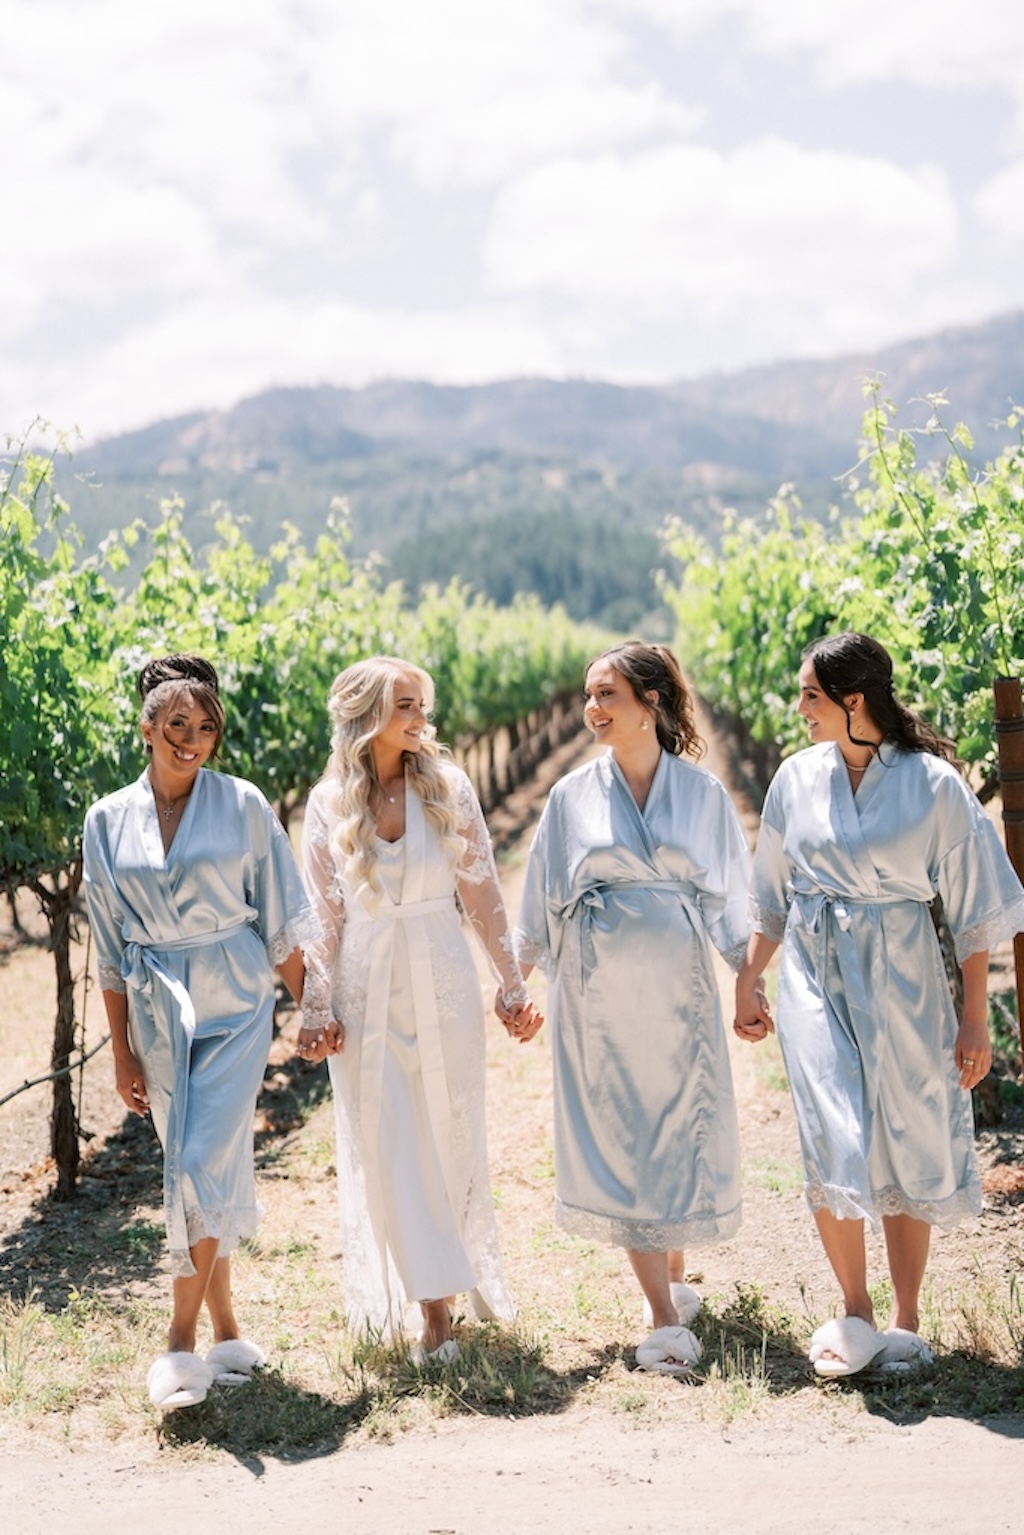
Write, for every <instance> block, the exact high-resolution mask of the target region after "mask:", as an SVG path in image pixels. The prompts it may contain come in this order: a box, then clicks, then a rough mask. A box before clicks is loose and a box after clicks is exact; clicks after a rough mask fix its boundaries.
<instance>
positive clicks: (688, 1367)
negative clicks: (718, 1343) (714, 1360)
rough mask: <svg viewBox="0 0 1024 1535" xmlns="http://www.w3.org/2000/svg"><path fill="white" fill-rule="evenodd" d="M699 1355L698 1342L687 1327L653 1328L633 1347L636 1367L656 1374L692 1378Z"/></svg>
mask: <svg viewBox="0 0 1024 1535" xmlns="http://www.w3.org/2000/svg"><path fill="white" fill-rule="evenodd" d="M701 1352H702V1350H701V1346H700V1339H699V1338H695V1337H694V1335H693V1333H692V1332H691V1331H690V1329H689V1328H688V1327H656V1328H655V1329H654V1331H653V1332H652V1333H651V1335H650V1337H648V1338H645V1339H644V1341H643V1342H642V1343H641V1344H640V1346H639V1347H638V1348H637V1351H636V1367H637V1369H638V1370H652V1371H656V1372H657V1373H658V1374H660V1375H692V1374H693V1366H694V1365H695V1364H696V1363H697V1361H698V1359H699V1358H700V1356H701Z"/></svg>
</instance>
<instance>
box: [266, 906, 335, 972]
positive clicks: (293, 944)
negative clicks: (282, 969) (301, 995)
mask: <svg viewBox="0 0 1024 1535" xmlns="http://www.w3.org/2000/svg"><path fill="white" fill-rule="evenodd" d="M322 937H323V928H322V927H321V925H320V918H319V917H318V916H317V914H316V912H315V911H314V910H313V908H312V907H307V908H306V910H305V911H301V912H300V913H299V915H298V916H297V917H289V919H288V921H287V922H286V923H285V925H284V927H282V928H280V929H279V930H278V931H277V932H276V933H275V934H274V936H273V938H271V940H270V942H269V943H268V944H267V954H268V956H269V958H270V963H271V964H272V965H279V964H280V963H281V961H282V960H285V959H287V958H288V956H289V954H290V953H291V952H292V950H293V949H303V948H306V947H307V946H308V945H309V944H311V943H316V941H317V939H318V938H322Z"/></svg>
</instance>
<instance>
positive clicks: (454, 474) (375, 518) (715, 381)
mask: <svg viewBox="0 0 1024 1535" xmlns="http://www.w3.org/2000/svg"><path fill="white" fill-rule="evenodd" d="M875 372H881V373H883V374H884V375H885V384H884V388H885V391H886V393H887V394H889V395H891V396H892V397H893V398H894V400H895V401H896V403H897V405H898V406H899V407H900V409H901V415H902V418H903V419H904V420H905V421H906V422H907V424H912V423H913V421H914V419H915V407H913V406H910V405H909V402H910V401H912V400H913V399H914V398H915V397H916V396H919V395H923V394H926V393H931V392H935V391H938V390H945V391H946V392H947V394H948V396H949V399H950V401H951V406H950V409H951V412H952V413H953V415H954V416H958V417H963V418H964V419H968V420H970V421H971V422H972V423H973V424H974V427H975V433H976V436H977V439H978V452H979V455H980V456H984V454H985V453H986V452H987V451H990V450H991V448H992V445H993V444H994V443H995V441H996V440H997V437H998V434H990V433H989V430H988V428H989V423H992V422H994V421H996V420H998V419H1000V418H1005V416H1006V414H1007V412H1008V410H1009V407H1010V402H1011V401H1012V400H1020V399H1021V398H1022V397H1024V314H1016V315H1011V316H1007V317H1005V318H1004V319H1001V320H999V321H992V322H989V323H987V324H986V325H983V326H976V327H963V328H961V329H958V330H955V331H946V332H942V333H941V334H938V335H936V336H932V337H928V338H925V339H923V340H921V341H918V342H908V343H905V344H903V345H902V346H899V347H893V348H890V349H888V350H887V351H885V352H880V353H878V354H877V355H871V354H864V355H862V356H857V357H847V358H839V359H833V360H831V361H823V362H790V363H785V362H783V363H779V364H778V365H776V366H773V367H764V368H758V369H752V370H747V371H745V372H743V373H737V374H734V375H731V376H729V375H715V376H712V377H709V378H705V379H700V380H696V381H692V382H687V383H679V384H676V385H672V386H666V387H648V388H643V387H620V386H616V385H611V384H605V383H593V382H586V381H580V380H575V381H572V380H570V381H564V382H556V381H552V380H543V379H520V380H513V381H508V382H504V383H496V384H488V385H482V386H478V387H466V388H455V387H450V386H448V387H441V386H437V385H432V384H426V383H403V382H389V383H380V384H375V385H372V386H369V387H367V388H365V389H343V388H335V387H330V386H326V385H322V386H319V387H311V388H290V389H271V390H268V391H266V392H265V393H262V394H260V395H257V396H254V397H253V398H251V399H247V400H243V401H242V402H241V403H239V404H237V405H235V406H234V407H233V408H232V409H230V410H225V411H210V412H196V413H195V414H192V415H189V416H186V417H181V418H178V419H176V420H172V421H164V422H159V423H155V424H154V425H152V426H149V427H146V428H145V429H143V430H141V431H136V432H132V433H128V434H125V435H124V436H121V437H118V438H114V439H111V440H109V441H107V442H103V443H98V444H94V445H92V446H89V447H86V448H83V449H81V450H79V451H78V452H77V453H76V455H75V460H74V465H73V467H74V471H75V472H76V473H77V475H79V476H80V477H81V478H82V480H84V481H85V483H86V484H88V485H89V486H90V487H91V489H90V490H89V491H88V493H86V492H84V491H83V489H82V488H81V486H76V487H75V492H74V505H75V508H76V516H77V519H78V521H79V523H80V525H81V526H82V528H83V530H84V531H85V533H86V536H87V538H89V537H92V538H94V539H97V540H98V539H99V538H100V537H101V536H103V534H105V533H106V532H107V531H108V529H109V528H111V527H112V526H122V525H124V524H126V523H128V522H130V521H131V520H132V519H133V518H134V517H137V516H144V517H147V518H150V517H151V516H152V514H153V512H154V511H155V509H156V508H157V506H158V505H159V503H160V501H161V500H162V499H164V498H166V497H169V496H180V497H181V499H182V501H183V503H184V515H185V527H186V529H187V532H188V534H189V537H190V538H191V539H192V541H193V543H194V544H196V545H197V546H199V547H202V545H203V543H204V540H205V538H207V537H212V536H213V518H212V517H211V516H210V514H209V509H210V508H211V507H213V506H214V505H216V504H217V503H220V504H226V505H227V506H229V507H230V508H231V509H232V511H234V512H235V514H236V515H239V516H242V517H245V518H246V519H247V520H248V528H249V531H250V536H251V537H252V539H253V542H254V544H255V545H256V546H257V547H258V548H264V549H265V548H267V547H269V545H270V543H271V542H272V541H273V539H274V538H275V537H277V535H278V532H279V529H280V527H281V524H282V523H283V522H285V521H290V522H292V523H294V524H295V525H296V526H297V527H298V528H299V529H300V530H301V532H302V533H303V534H304V535H305V536H309V535H311V534H313V533H314V532H315V530H316V529H317V528H318V527H319V526H320V525H321V524H322V523H323V521H324V519H325V517H326V515H327V512H328V510H329V508H330V506H331V503H332V501H333V500H334V499H335V498H337V497H344V498H345V499H346V500H347V502H348V504H349V511H350V519H351V529H352V553H353V554H354V555H356V556H366V555H370V554H371V553H375V554H378V555H380V556H381V557H382V559H383V560H384V562H385V570H386V572H388V573H390V574H392V575H393V576H394V577H395V578H397V579H402V580H403V581H405V582H406V583H407V584H408V585H409V586H410V587H411V588H412V589H415V588H416V587H418V586H419V584H421V583H422V582H424V581H427V580H433V581H440V582H442V583H444V582H446V581H447V580H448V579H449V578H450V577H451V576H452V575H459V576H460V577H462V578H463V579H465V580H466V581H468V582H470V583H471V584H472V585H473V586H474V587H475V588H478V589H479V590H481V591H483V592H485V593H486V594H487V595H488V596H489V597H492V598H494V599H495V600H497V601H502V602H504V601H507V600H508V599H509V597H510V596H511V595H512V594H513V593H514V592H516V591H519V590H527V591H533V592H536V593H537V594H538V595H539V596H540V597H541V599H542V600H543V601H544V602H545V603H551V602H556V601H558V602H562V603H563V604H564V605H565V607H566V609H567V611H568V612H569V613H570V614H572V615H573V616H575V617H593V618H597V619H599V620H600V621H601V622H603V623H605V624H609V625H612V626H615V627H624V628H625V627H630V626H633V625H635V624H638V623H645V625H646V627H647V628H648V631H649V632H650V631H651V630H652V629H656V628H657V617H656V614H655V610H656V609H657V608H658V605H659V600H658V596H657V592H656V587H655V582H654V578H653V575H652V572H653V570H654V568H655V567H656V566H657V565H658V564H659V563H660V562H661V560H662V556H661V553H660V546H659V543H658V539H657V534H658V532H659V531H660V529H661V528H662V527H663V525H664V523H665V521H666V519H668V518H670V517H672V518H677V519H680V520H681V521H682V522H683V523H684V524H686V525H687V526H688V527H690V528H692V529H693V530H694V531H696V532H698V533H700V534H701V535H702V536H704V537H705V538H708V539H710V540H711V542H712V543H714V542H716V541H717V538H718V535H719V531H720V527H721V522H722V517H723V514H724V512H725V511H726V510H727V509H730V508H731V509H734V510H736V511H737V512H738V513H739V514H740V516H741V517H754V518H757V517H760V516H762V515H763V513H764V511H765V509H766V508H767V506H768V504H769V502H770V499H771V498H772V496H773V495H774V494H775V492H776V491H777V490H778V488H779V486H780V485H782V484H783V483H789V484H793V485H795V487H796V490H797V494H798V495H799V497H800V500H801V503H802V506H803V508H804V510H805V511H806V512H808V513H809V514H810V515H812V516H814V517H821V516H823V515H824V514H825V513H826V512H827V510H828V508H829V507H830V505H832V504H834V503H836V502H837V501H840V500H841V499H842V498H843V496H844V494H845V492H844V489H843V486H842V484H841V483H840V481H839V476H841V475H842V473H843V472H844V471H845V470H846V469H848V468H849V467H850V465H851V464H852V463H853V462H854V461H855V459H856V457H857V437H858V432H859V427H860V419H861V412H862V410H863V381H864V379H865V377H866V376H868V375H870V374H872V373H875ZM908 407H909V408H908ZM927 415H928V409H927V407H925V406H920V407H917V408H916V419H919V420H920V421H921V422H923V421H924V420H925V419H926V418H927ZM204 519H205V522H204Z"/></svg>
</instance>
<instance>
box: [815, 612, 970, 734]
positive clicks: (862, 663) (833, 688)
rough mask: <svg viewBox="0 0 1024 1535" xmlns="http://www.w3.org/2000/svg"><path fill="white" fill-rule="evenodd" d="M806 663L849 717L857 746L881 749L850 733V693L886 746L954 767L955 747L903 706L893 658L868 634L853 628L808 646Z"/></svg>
mask: <svg viewBox="0 0 1024 1535" xmlns="http://www.w3.org/2000/svg"><path fill="white" fill-rule="evenodd" d="M803 659H804V660H805V661H810V663H811V665H812V666H813V667H814V671H815V675H816V676H817V678H818V684H819V686H820V688H821V690H822V692H823V693H824V694H826V696H827V697H829V698H831V700H832V702H833V703H834V704H838V705H839V707H840V708H841V709H842V710H843V711H844V712H845V714H846V733H847V735H848V736H849V738H850V741H851V743H852V744H853V745H854V746H870V747H871V748H872V749H873V750H877V747H876V743H875V742H873V741H865V740H862V739H861V738H860V737H859V736H855V735H854V734H853V733H852V731H851V730H850V715H849V711H848V710H847V708H846V703H845V700H846V699H847V698H849V696H850V694H851V693H861V694H863V697H864V707H865V708H866V709H867V712H868V714H869V715H870V716H871V720H872V723H873V724H875V725H876V726H877V727H878V729H879V730H880V731H881V732H882V739H883V741H890V742H892V743H893V744H894V745H896V746H900V747H902V748H903V750H904V751H908V752H929V753H930V754H931V755H932V756H933V757H942V758H943V759H944V760H945V761H946V762H952V763H954V764H956V745H955V743H954V742H953V741H950V740H948V739H947V738H946V737H945V736H942V735H939V733H938V731H937V730H933V729H932V727H931V726H930V725H929V724H928V723H927V722H926V721H925V720H923V719H922V718H921V716H920V715H919V714H915V713H914V711H913V709H908V708H907V707H906V705H905V704H901V703H900V701H899V699H898V698H897V697H896V694H895V691H894V689H893V682H892V657H891V656H890V654H889V652H888V651H887V650H886V648H885V646H884V645H880V644H879V643H878V641H877V640H873V639H872V638H871V636H870V635H869V634H858V633H857V632H856V631H855V630H852V629H850V630H846V631H845V632H844V633H843V634H831V635H825V636H824V637H823V638H822V639H820V640H813V641H812V642H811V644H810V645H808V646H807V647H806V649H805V650H804V653H803Z"/></svg>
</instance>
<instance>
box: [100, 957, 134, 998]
mask: <svg viewBox="0 0 1024 1535" xmlns="http://www.w3.org/2000/svg"><path fill="white" fill-rule="evenodd" d="M99 977H100V990H101V991H116V992H117V994H118V996H121V997H123V996H125V995H126V994H127V991H128V987H127V986H126V984H125V982H124V980H123V978H122V975H121V967H120V965H102V964H101V965H100V967H99Z"/></svg>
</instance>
